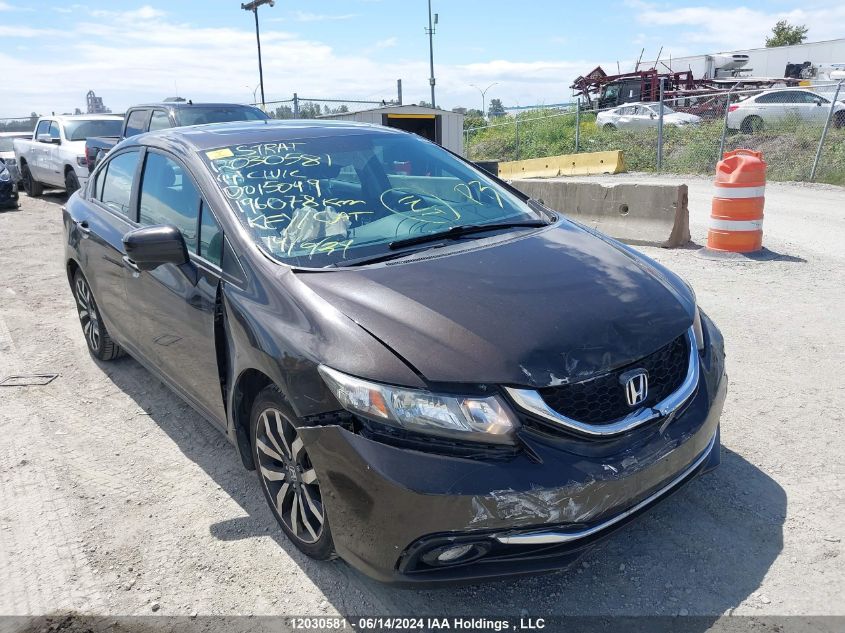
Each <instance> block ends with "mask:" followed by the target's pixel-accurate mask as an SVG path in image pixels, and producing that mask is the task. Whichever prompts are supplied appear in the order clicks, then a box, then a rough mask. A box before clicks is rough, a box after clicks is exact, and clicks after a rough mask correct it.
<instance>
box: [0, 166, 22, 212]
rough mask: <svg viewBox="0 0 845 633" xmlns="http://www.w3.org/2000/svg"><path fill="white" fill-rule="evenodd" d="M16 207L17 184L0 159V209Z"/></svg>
mask: <svg viewBox="0 0 845 633" xmlns="http://www.w3.org/2000/svg"><path fill="white" fill-rule="evenodd" d="M17 206H18V184H17V182H16V181H15V179H14V178H13V177H12V174H11V172H10V171H9V169H8V167H6V163H4V162H3V160H2V159H0V209H8V208H10V207H17Z"/></svg>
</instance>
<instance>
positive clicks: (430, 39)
mask: <svg viewBox="0 0 845 633" xmlns="http://www.w3.org/2000/svg"><path fill="white" fill-rule="evenodd" d="M436 24H437V14H436V13H435V14H434V22H432V21H431V0H428V28H427V29H426V30H425V32H426V33H428V58H429V62H430V64H431V77H429V79H428V83H429V84H430V85H431V107H432V108H435V107H437V106H436V104H435V102H434V84H435V80H434V27H435V25H436Z"/></svg>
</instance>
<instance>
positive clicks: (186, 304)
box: [126, 149, 226, 424]
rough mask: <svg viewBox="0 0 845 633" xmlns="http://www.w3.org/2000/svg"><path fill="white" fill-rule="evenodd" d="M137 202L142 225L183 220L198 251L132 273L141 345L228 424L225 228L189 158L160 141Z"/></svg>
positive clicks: (129, 284) (149, 157)
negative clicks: (222, 292)
mask: <svg viewBox="0 0 845 633" xmlns="http://www.w3.org/2000/svg"><path fill="white" fill-rule="evenodd" d="M138 207H139V219H138V222H139V224H140V225H141V226H153V225H159V224H171V225H174V226H176V227H177V228H178V229H179V230H180V231H181V232H182V235H183V237H184V238H185V243H186V245H187V247H188V251H189V252H190V256H191V262H190V263H189V264H185V265H183V266H181V267H180V266H174V265H171V264H166V265H164V266H159V267H158V268H156V269H155V270H152V271H138V270H134V271H130V272H129V274H127V276H126V292H127V296H128V298H129V303H130V306H131V309H132V312H133V315H134V320H135V326H134V331H135V332H136V333H137V337H138V347H139V350H140V352H141V354H142V355H143V356H144V357H146V358H147V359H148V360H149V361H150V362H151V363H153V364H154V365H155V366H156V367H157V368H158V370H159V371H160V372H161V373H162V374H164V376H165V378H167V379H168V380H169V382H170V383H172V384H173V385H174V386H175V387H177V388H178V389H180V390H181V391H182V392H183V394H184V395H186V396H188V397H189V398H190V399H191V400H193V401H194V402H195V403H196V404H198V405H200V407H201V408H202V409H204V410H205V411H206V412H207V413H208V414H209V417H211V418H212V419H214V420H216V421H217V422H218V423H220V424H225V419H226V416H225V409H224V408H223V397H222V393H221V388H220V376H219V374H218V369H217V367H218V366H217V350H216V346H215V332H214V323H215V316H216V315H215V308H216V298H217V290H218V286H219V283H220V279H221V262H222V253H223V234H222V231H221V230H220V228H219V224H218V223H217V221H216V220H215V218H214V215H213V213H212V211H211V210H210V209H209V208H208V206H207V205H206V204H205V203H204V202H203V199H202V197H201V196H200V193H199V189H198V187H197V186H196V184H195V181H194V179H193V178H192V176H191V174H190V173H189V172H188V170H187V169H186V168H185V166H184V165H183V164H182V163H181V162H180V161H179V160H178V159H176V158H175V157H174V156H172V155H170V154H168V153H165V152H162V151H160V150H157V149H148V150H147V154H146V159H145V162H144V167H143V171H142V175H141V180H140V186H139V197H138Z"/></svg>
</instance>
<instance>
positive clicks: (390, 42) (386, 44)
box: [373, 37, 399, 49]
mask: <svg viewBox="0 0 845 633" xmlns="http://www.w3.org/2000/svg"><path fill="white" fill-rule="evenodd" d="M398 43H399V40H398V39H397V38H395V37H388V38H386V39H383V40H379V41H378V42H376V43H375V44H373V48H376V49H379V48H393V47H394V46H396V45H397V44H398Z"/></svg>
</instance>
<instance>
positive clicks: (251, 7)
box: [241, 0, 276, 110]
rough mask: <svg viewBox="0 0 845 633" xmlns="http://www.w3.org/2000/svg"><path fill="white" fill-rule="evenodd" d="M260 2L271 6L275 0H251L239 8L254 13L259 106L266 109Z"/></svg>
mask: <svg viewBox="0 0 845 633" xmlns="http://www.w3.org/2000/svg"><path fill="white" fill-rule="evenodd" d="M262 4H268V5H270V6H271V7H272V6H274V5H275V4H276V0H252V2H247V3H241V9H243V10H244V11H252V13H253V14H254V15H255V41H256V42H257V43H258V81H259V82H260V85H261V108H262V109H263V110H266V109H267V105H266V103H265V102H264V67H263V66H262V64H261V33H260V32H259V30H258V7H260V6H261V5H262Z"/></svg>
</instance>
